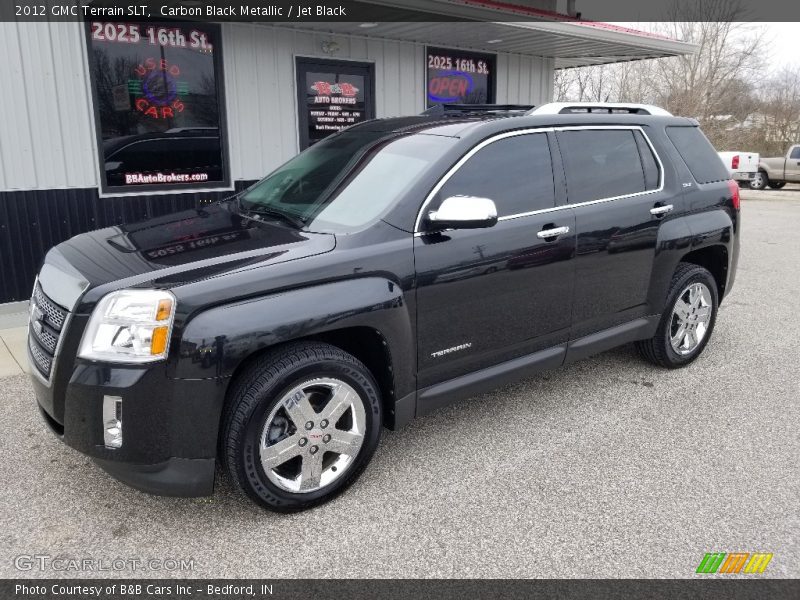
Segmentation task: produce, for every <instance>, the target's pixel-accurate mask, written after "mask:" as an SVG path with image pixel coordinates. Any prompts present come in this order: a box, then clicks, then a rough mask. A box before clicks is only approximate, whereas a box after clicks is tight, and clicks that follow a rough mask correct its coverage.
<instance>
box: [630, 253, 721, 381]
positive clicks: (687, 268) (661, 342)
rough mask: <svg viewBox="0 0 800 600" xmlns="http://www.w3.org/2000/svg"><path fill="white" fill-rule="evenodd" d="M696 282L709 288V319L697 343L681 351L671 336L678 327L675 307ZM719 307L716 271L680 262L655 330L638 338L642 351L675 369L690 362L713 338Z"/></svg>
mask: <svg viewBox="0 0 800 600" xmlns="http://www.w3.org/2000/svg"><path fill="white" fill-rule="evenodd" d="M695 283H701V284H703V285H704V286H705V287H706V288H707V290H708V292H709V295H710V298H711V301H710V303H709V304H710V308H711V311H710V321H709V322H708V324H707V329H706V330H705V334H704V335H703V337H702V339H701V340H700V342H699V344H698V345H697V347H695V348H694V349H692V350H691V351H687V353H686V354H679V353H678V352H676V351H675V349H674V348H673V347H672V343H671V340H670V338H671V335H672V333H673V332H675V328H676V322H675V320H674V316H673V310H674V309H675V306H676V304H677V302H678V300H679V299H681V297H684V294H685V293H686V292H687V290H688V288H689V287H690V286H692V285H694V284H695ZM718 308H719V298H718V295H717V282H716V281H715V280H714V277H713V275H711V273H709V272H708V270H706V269H704V268H703V267H701V266H698V265H694V264H691V263H680V264H679V265H678V268H677V269H676V270H675V274H674V275H673V276H672V283H671V284H670V288H669V292H668V293H667V302H666V306H665V308H664V312H663V314H662V315H661V321H660V322H659V324H658V329H657V330H656V334H655V335H654V336H653V337H652V338H651V339H649V340H642V341H639V342H636V347H637V348H638V350H639V353H640V354H641V355H642V357H643V358H645V359H646V360H648V361H649V362H651V363H653V364H655V365H658V366H661V367H666V368H668V369H676V368H679V367H683V366H686V365H688V364H689V363H691V362H692V361H694V360H695V359H696V358H697V357H698V356H700V354H702V352H703V350H704V349H705V347H706V345H707V344H708V340H709V339H711V334H712V333H713V332H714V324H715V323H716V321H717V311H718ZM679 349H680V348H679Z"/></svg>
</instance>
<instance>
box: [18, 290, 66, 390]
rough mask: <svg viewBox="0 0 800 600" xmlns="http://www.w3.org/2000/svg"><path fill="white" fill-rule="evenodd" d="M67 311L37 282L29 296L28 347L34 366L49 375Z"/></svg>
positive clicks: (43, 373)
mask: <svg viewBox="0 0 800 600" xmlns="http://www.w3.org/2000/svg"><path fill="white" fill-rule="evenodd" d="M68 315H69V311H67V310H66V309H65V308H63V307H61V306H59V305H58V304H56V303H55V302H53V301H52V300H50V298H48V297H47V296H46V295H45V293H44V292H43V291H42V288H41V286H40V285H39V284H38V283H37V284H36V287H35V288H34V290H33V296H32V297H31V317H30V327H29V329H28V349H29V350H30V353H31V358H32V359H33V361H32V362H33V364H34V366H35V367H36V368H37V369H38V370H39V372H40V373H41V374H42V375H44V376H45V377H48V378H49V377H50V373H51V372H52V370H53V361H54V359H55V354H56V350H57V349H58V339H59V337H60V336H61V333H62V329H63V327H64V323H65V322H66V320H67V316H68Z"/></svg>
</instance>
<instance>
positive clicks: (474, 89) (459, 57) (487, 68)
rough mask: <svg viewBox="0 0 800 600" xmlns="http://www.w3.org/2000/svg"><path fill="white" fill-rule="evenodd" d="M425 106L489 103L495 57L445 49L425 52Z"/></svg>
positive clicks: (492, 95) (492, 88)
mask: <svg viewBox="0 0 800 600" xmlns="http://www.w3.org/2000/svg"><path fill="white" fill-rule="evenodd" d="M427 50H428V51H427V57H426V61H427V69H428V78H427V98H426V101H427V105H428V107H431V106H435V105H437V104H491V103H493V102H494V101H495V99H494V71H495V57H494V55H492V54H479V53H477V52H466V51H463V50H451V49H447V48H431V47H428V49H427Z"/></svg>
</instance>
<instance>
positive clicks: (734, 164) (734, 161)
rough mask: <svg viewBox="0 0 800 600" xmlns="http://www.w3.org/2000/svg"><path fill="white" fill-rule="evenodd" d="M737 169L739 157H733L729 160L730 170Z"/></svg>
mask: <svg viewBox="0 0 800 600" xmlns="http://www.w3.org/2000/svg"><path fill="white" fill-rule="evenodd" d="M738 168H739V155H738V154H737V155H735V156H734V157H733V158H732V159H731V169H738Z"/></svg>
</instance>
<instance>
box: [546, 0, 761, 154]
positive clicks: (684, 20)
mask: <svg viewBox="0 0 800 600" xmlns="http://www.w3.org/2000/svg"><path fill="white" fill-rule="evenodd" d="M746 14H747V13H746V11H745V9H743V8H742V4H741V2H740V1H739V0H694V1H689V0H678V1H677V2H676V4H674V5H673V7H672V12H671V14H670V17H671V19H672V20H671V21H670V22H665V23H655V24H650V26H649V27H648V26H645V27H646V28H648V29H649V30H650V32H652V33H658V34H662V35H666V36H669V37H671V38H675V39H680V40H683V41H686V42H690V43H692V44H695V45H696V46H697V47H698V51H697V52H696V53H693V54H687V55H682V56H676V57H669V58H661V59H654V60H640V61H635V62H627V63H617V64H613V65H601V66H591V67H579V68H575V69H566V70H563V71H562V72H560V73H559V74H558V85H556V86H554V90H555V93H556V99H557V100H562V101H563V100H578V101H583V100H592V101H618V102H644V103H653V104H658V105H660V106H663V107H665V108H666V109H667V110H669V111H670V112H672V113H673V114H677V115H684V116H689V117H694V118H696V119H698V120H699V121H700V122H701V123H702V125H703V128H704V130H705V132H706V134H707V135H708V136H709V137H710V138H711V140H712V142H714V143H715V144H716V145H717V146H718V147H720V148H722V147H729V146H730V145H731V144H733V143H734V142H735V141H737V140H738V139H739V138H740V137H741V133H742V127H743V126H744V124H745V123H746V122H747V121H748V119H749V116H750V115H751V114H752V113H753V112H755V111H757V107H758V106H759V99H758V89H759V85H760V83H761V82H762V81H763V79H764V76H763V73H764V69H763V66H764V64H765V62H766V50H768V48H769V43H768V40H767V39H766V36H765V30H764V28H754V27H751V26H749V25H748V24H746V23H742V22H740V21H742V20H743V19H744V18H745V16H746Z"/></svg>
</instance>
